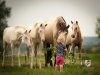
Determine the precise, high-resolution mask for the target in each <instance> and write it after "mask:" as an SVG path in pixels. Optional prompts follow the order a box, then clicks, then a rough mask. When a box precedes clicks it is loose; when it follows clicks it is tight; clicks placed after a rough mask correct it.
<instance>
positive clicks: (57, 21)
mask: <svg viewBox="0 0 100 75" xmlns="http://www.w3.org/2000/svg"><path fill="white" fill-rule="evenodd" d="M44 23H46V24H48V25H47V26H46V28H45V41H44V47H45V48H47V45H48V44H52V45H53V46H54V45H56V42H57V38H58V34H59V31H66V29H68V28H69V26H67V25H66V21H65V20H64V18H63V17H62V16H58V17H55V18H53V19H51V20H47V21H45V22H44ZM46 56H47V54H45V57H46ZM47 59H48V58H47ZM45 61H46V60H45ZM45 65H47V63H45Z"/></svg>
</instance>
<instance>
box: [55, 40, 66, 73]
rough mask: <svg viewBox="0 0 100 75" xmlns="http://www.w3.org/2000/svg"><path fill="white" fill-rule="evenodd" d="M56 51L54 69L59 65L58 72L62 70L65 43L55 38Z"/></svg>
mask: <svg viewBox="0 0 100 75" xmlns="http://www.w3.org/2000/svg"><path fill="white" fill-rule="evenodd" d="M56 48H57V52H56V66H55V69H56V71H58V66H59V65H60V72H62V71H63V65H64V54H65V51H66V49H65V45H63V43H62V39H58V40H57V45H56Z"/></svg>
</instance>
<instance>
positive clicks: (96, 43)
mask: <svg viewBox="0 0 100 75" xmlns="http://www.w3.org/2000/svg"><path fill="white" fill-rule="evenodd" d="M92 47H100V38H97V37H84V40H83V48H86V49H87V48H92Z"/></svg>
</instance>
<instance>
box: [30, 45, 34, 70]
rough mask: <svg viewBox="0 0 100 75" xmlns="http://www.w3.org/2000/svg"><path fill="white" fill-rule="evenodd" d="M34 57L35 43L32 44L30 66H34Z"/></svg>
mask: <svg viewBox="0 0 100 75" xmlns="http://www.w3.org/2000/svg"><path fill="white" fill-rule="evenodd" d="M33 57H34V44H32V52H31V64H30V68H31V69H32V68H33Z"/></svg>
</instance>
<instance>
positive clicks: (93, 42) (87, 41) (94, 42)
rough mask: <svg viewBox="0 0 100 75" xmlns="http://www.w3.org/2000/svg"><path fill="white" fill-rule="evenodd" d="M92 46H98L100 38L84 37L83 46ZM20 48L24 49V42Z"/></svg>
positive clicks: (85, 47)
mask: <svg viewBox="0 0 100 75" xmlns="http://www.w3.org/2000/svg"><path fill="white" fill-rule="evenodd" d="M41 46H42V45H41ZM92 47H100V39H99V38H97V37H84V38H83V48H84V49H88V48H92ZM22 50H24V51H26V46H25V44H24V43H23V44H22Z"/></svg>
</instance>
